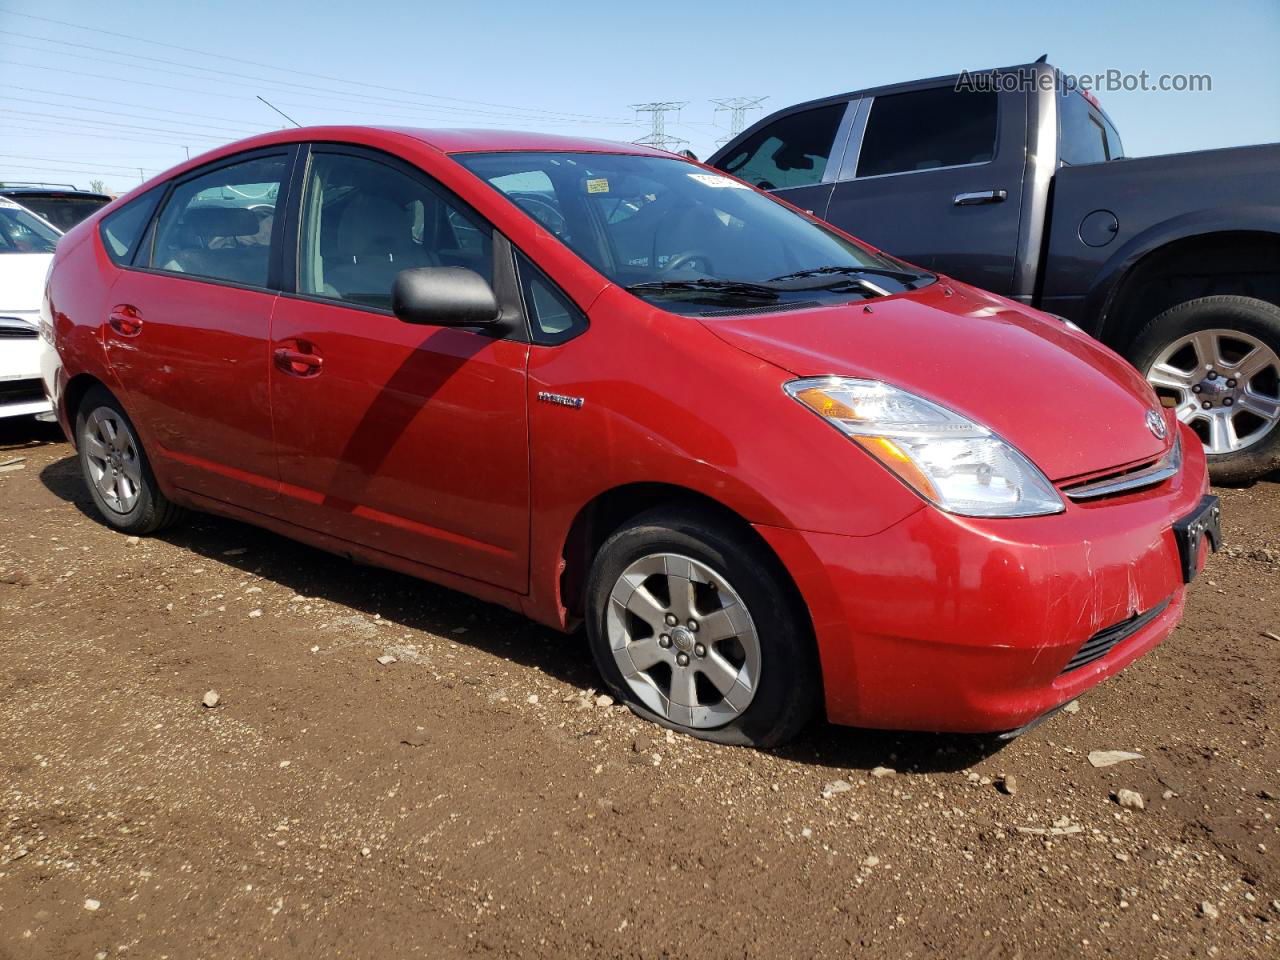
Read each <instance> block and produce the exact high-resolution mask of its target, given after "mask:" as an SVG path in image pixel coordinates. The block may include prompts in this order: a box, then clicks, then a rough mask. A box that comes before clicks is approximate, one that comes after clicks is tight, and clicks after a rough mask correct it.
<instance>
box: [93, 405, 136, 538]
mask: <svg viewBox="0 0 1280 960" xmlns="http://www.w3.org/2000/svg"><path fill="white" fill-rule="evenodd" d="M80 442H81V444H82V445H83V447H84V453H85V464H86V466H87V468H88V471H89V480H90V482H91V483H92V484H93V485H94V487H95V488H96V489H97V491H98V496H100V497H101V498H102V501H103V503H105V504H106V505H107V507H108V508H109V509H111V510H112V511H114V512H115V513H128V512H129V511H130V510H132V509H133V508H134V506H135V505H136V504H137V502H138V497H139V495H140V494H141V493H142V462H141V460H140V459H139V457H138V442H137V440H136V439H135V438H134V436H133V431H132V430H131V429H130V428H129V425H128V423H126V422H125V420H124V418H123V417H121V416H120V414H119V413H118V412H117V411H115V410H112V409H111V408H110V407H98V408H96V409H95V410H94V411H93V412H92V413H91V414H89V416H88V417H87V418H86V419H85V421H84V431H83V433H82V434H81V436H80Z"/></svg>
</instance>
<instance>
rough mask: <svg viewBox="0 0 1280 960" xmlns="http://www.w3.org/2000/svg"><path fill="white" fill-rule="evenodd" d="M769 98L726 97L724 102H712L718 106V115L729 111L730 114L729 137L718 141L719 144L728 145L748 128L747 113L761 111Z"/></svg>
mask: <svg viewBox="0 0 1280 960" xmlns="http://www.w3.org/2000/svg"><path fill="white" fill-rule="evenodd" d="M768 99H769V98H768V97H725V98H724V99H723V100H712V101H711V102H712V103H714V104H715V105H716V111H715V112H716V113H720V112H722V111H727V112H728V114H729V135H728V136H727V137H721V138H720V139H719V140H717V141H716V143H718V144H723V143H728V142H729V141H730V140H732V139H733V138H734V137H736V136H737V135H738V134H740V133H741V132H742V131H743V130H745V129H746V128H747V111H748V110H759V109H760V104H762V103H764V102H765V101H766V100H768Z"/></svg>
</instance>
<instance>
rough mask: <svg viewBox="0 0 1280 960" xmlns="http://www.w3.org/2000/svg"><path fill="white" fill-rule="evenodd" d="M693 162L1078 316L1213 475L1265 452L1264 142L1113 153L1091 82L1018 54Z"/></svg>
mask: <svg viewBox="0 0 1280 960" xmlns="http://www.w3.org/2000/svg"><path fill="white" fill-rule="evenodd" d="M708 163H710V164H711V165H712V166H715V167H718V168H720V169H722V170H724V171H725V172H727V173H731V174H733V175H735V176H737V177H740V178H741V179H743V180H746V181H748V182H750V183H754V184H755V185H756V186H758V187H761V188H762V189H766V190H770V191H773V192H775V193H776V194H777V195H778V196H779V197H782V198H784V199H786V200H787V201H789V202H790V203H793V204H795V205H796V206H797V207H800V208H802V209H804V210H806V211H809V212H811V213H813V214H814V215H816V216H818V217H821V218H822V219H824V220H827V221H829V222H831V223H833V224H835V225H836V226H838V227H840V228H842V229H844V230H846V231H848V232H849V233H852V234H853V235H854V236H856V237H859V238H861V239H863V240H865V241H867V242H868V243H871V244H873V245H875V246H877V247H879V248H881V249H882V250H885V251H887V252H889V253H892V254H894V255H896V256H899V257H901V258H902V259H904V260H908V261H910V262H912V263H915V264H918V265H920V266H922V267H926V268H928V269H930V270H934V271H937V272H939V273H943V274H947V275H949V276H952V277H955V278H956V279H959V280H963V281H965V282H967V283H972V284H975V285H977V286H980V287H985V288H986V289H987V290H990V291H992V292H993V293H998V294H1001V295H1003V296H1006V297H1009V298H1011V299H1013V300H1016V301H1018V302H1019V303H1024V304H1028V305H1031V306H1035V307H1038V308H1040V309H1042V310H1045V311H1048V312H1050V313H1054V314H1057V315H1059V316H1060V317H1062V318H1064V319H1065V320H1068V321H1070V322H1072V323H1074V324H1076V325H1078V326H1079V327H1081V328H1082V329H1084V330H1086V331H1088V332H1089V333H1090V334H1092V335H1093V336H1095V337H1097V338H1098V339H1100V340H1102V341H1103V342H1104V343H1107V344H1108V345H1110V346H1111V347H1112V348H1114V349H1115V350H1117V351H1118V352H1120V353H1121V354H1123V355H1124V356H1125V357H1127V358H1128V359H1129V360H1130V361H1131V362H1132V363H1133V364H1134V365H1135V366H1136V367H1137V368H1138V369H1139V370H1141V371H1142V372H1143V373H1144V374H1145V375H1146V376H1147V378H1148V380H1150V382H1151V384H1152V385H1153V386H1154V387H1155V389H1156V392H1157V393H1158V394H1159V395H1160V396H1161V398H1162V400H1163V402H1165V403H1166V404H1167V405H1169V406H1176V408H1177V412H1178V416H1179V417H1180V418H1181V419H1182V420H1183V421H1184V422H1186V423H1188V424H1189V425H1190V426H1191V427H1192V428H1193V429H1194V430H1195V431H1196V432H1197V433H1198V434H1199V436H1200V438H1201V440H1202V441H1203V443H1204V445H1205V449H1206V450H1207V452H1208V454H1209V463H1210V470H1211V473H1212V474H1213V477H1214V478H1215V479H1216V480H1218V481H1225V482H1240V481H1247V480H1251V479H1254V478H1257V477H1258V476H1261V475H1262V474H1264V473H1266V472H1268V471H1270V470H1273V469H1276V468H1277V467H1280V144H1270V145H1262V146H1251V147H1236V148H1231V149H1223V150H1205V151H1201V152H1197V153H1183V154H1172V155H1168V156H1158V157H1141V158H1137V159H1132V158H1125V157H1124V151H1123V148H1122V146H1121V144H1120V136H1119V134H1118V133H1117V132H1116V129H1115V127H1114V126H1113V125H1112V123H1111V121H1110V119H1109V118H1108V117H1107V115H1106V114H1105V113H1104V112H1103V111H1102V109H1101V108H1100V107H1099V106H1098V104H1097V101H1096V99H1095V98H1094V97H1092V96H1091V95H1088V94H1085V93H1082V92H1081V91H1079V90H1074V89H1071V88H1070V84H1068V83H1065V82H1063V79H1062V77H1061V75H1060V74H1059V72H1058V71H1057V70H1056V68H1054V67H1052V66H1050V65H1049V64H1047V63H1034V64H1027V65H1023V66H1017V67H1007V68H1002V69H999V70H990V71H982V72H981V73H976V74H962V75H959V76H951V77H938V78H935V79H932V80H919V81H916V82H913V83H902V84H894V85H893V86H887V87H877V88H874V89H869V90H860V91H857V92H854V93H845V94H840V95H839V96H834V97H827V98H824V99H822V100H814V101H811V102H809V103H802V104H799V105H797V106H793V107H788V108H787V109H785V110H780V111H778V112H776V113H774V114H772V115H770V116H768V117H766V118H764V119H763V120H761V121H760V122H759V123H757V124H755V125H754V126H752V127H751V128H750V129H748V130H746V131H744V132H743V133H742V134H740V135H739V136H737V137H735V138H734V139H733V140H732V141H730V142H729V143H727V144H726V145H725V146H724V147H723V148H722V149H720V150H719V151H717V152H716V154H715V155H714V156H712V157H711V158H710V159H709V160H708ZM1045 389H1046V390H1052V389H1053V384H1051V383H1047V384H1045ZM1063 401H1064V402H1066V403H1077V404H1081V405H1082V406H1086V407H1087V406H1088V404H1089V403H1090V402H1091V401H1090V398H1089V397H1063Z"/></svg>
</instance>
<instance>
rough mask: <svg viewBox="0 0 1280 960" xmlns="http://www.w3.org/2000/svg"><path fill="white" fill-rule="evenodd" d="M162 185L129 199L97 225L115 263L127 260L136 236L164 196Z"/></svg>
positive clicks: (137, 236)
mask: <svg viewBox="0 0 1280 960" xmlns="http://www.w3.org/2000/svg"><path fill="white" fill-rule="evenodd" d="M164 189H165V188H164V187H163V186H160V187H156V188H155V189H154V190H148V191H147V192H146V193H144V194H143V195H142V196H140V197H138V198H137V199H136V200H130V201H129V202H128V203H126V204H125V205H124V206H123V207H121V208H120V209H119V210H117V211H116V212H115V213H113V214H111V215H110V216H108V217H105V218H104V219H103V221H102V223H101V224H100V225H99V229H100V230H101V231H102V244H103V246H105V247H106V248H107V256H109V257H110V258H111V259H112V260H113V261H115V262H116V263H117V264H122V265H123V264H126V263H128V262H129V255H130V254H131V253H132V252H133V249H134V247H136V246H137V244H138V238H139V237H140V236H142V231H143V230H145V229H146V226H147V224H148V223H149V222H150V220H151V214H152V213H153V212H154V211H155V209H156V204H157V203H159V202H160V198H161V197H162V196H164Z"/></svg>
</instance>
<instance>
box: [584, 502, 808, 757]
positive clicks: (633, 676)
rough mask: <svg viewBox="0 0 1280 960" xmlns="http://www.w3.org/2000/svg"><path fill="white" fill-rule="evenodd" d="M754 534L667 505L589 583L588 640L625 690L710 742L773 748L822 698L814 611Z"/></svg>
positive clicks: (659, 718)
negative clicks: (810, 612)
mask: <svg viewBox="0 0 1280 960" xmlns="http://www.w3.org/2000/svg"><path fill="white" fill-rule="evenodd" d="M785 578H786V573H785V571H783V569H782V568H781V566H780V564H779V563H778V562H777V560H776V558H774V557H773V556H772V555H771V554H770V553H768V551H766V550H765V549H764V548H763V547H762V546H761V545H760V544H759V543H757V542H755V541H754V540H753V539H752V538H750V537H749V536H747V535H746V534H745V533H743V532H741V531H738V530H735V529H734V528H733V527H732V526H730V525H728V524H725V523H720V522H716V521H715V520H712V519H709V518H708V517H706V516H704V515H703V514H702V513H700V512H697V511H691V510H683V509H671V508H659V509H655V510H651V511H649V512H647V513H644V514H642V515H641V516H639V517H637V518H636V519H635V520H634V521H632V522H631V523H629V524H627V525H626V526H625V527H623V528H622V529H621V530H619V531H617V532H616V533H614V534H613V535H612V536H611V537H609V539H608V540H606V541H605V543H604V545H603V546H602V547H601V548H600V550H599V552H598V553H597V554H596V558H595V562H594V563H593V564H592V568H591V575H590V578H589V580H588V582H587V617H586V619H587V636H588V639H589V640H590V646H591V652H592V656H593V657H594V659H595V661H596V665H597V666H598V667H599V669H600V673H601V674H602V675H603V676H604V679H605V681H606V682H607V684H608V685H609V688H610V689H611V690H612V691H613V693H614V695H615V697H617V698H618V699H619V700H620V701H621V702H623V703H625V704H626V705H627V706H629V707H630V708H631V709H632V710H633V711H634V712H635V713H637V714H639V715H640V716H642V717H644V718H645V719H648V720H653V721H655V722H656V723H659V724H661V725H663V726H665V727H670V728H672V729H675V730H679V731H681V732H682V733H687V734H690V735H692V736H695V737H699V738H701V739H703V740H711V741H714V742H717V743H730V744H739V745H749V746H756V747H771V746H776V745H778V744H780V743H784V742H786V741H787V740H789V739H791V738H792V737H793V736H795V734H796V733H798V732H799V731H800V729H801V728H802V727H803V726H804V725H805V724H806V723H807V722H808V721H809V719H810V718H811V717H812V716H813V713H814V711H815V709H816V708H817V706H818V704H819V703H820V698H821V694H820V684H819V671H818V661H817V652H816V650H815V647H814V642H813V636H812V631H811V629H810V626H809V618H808V614H807V611H805V610H804V609H803V606H802V604H801V603H800V601H799V598H798V597H796V596H795V592H794V589H793V588H791V586H790V584H789V583H788V582H787V581H786V579H785Z"/></svg>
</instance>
